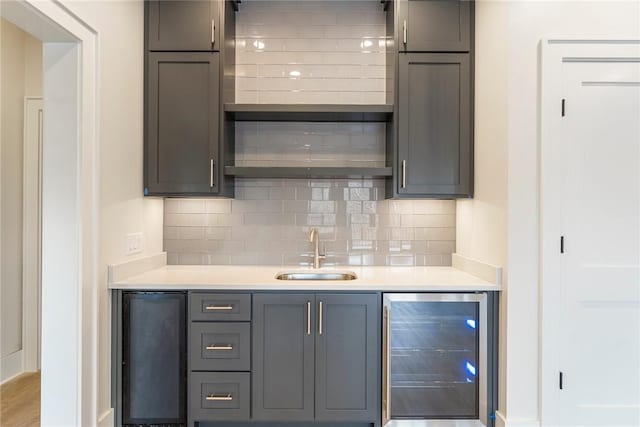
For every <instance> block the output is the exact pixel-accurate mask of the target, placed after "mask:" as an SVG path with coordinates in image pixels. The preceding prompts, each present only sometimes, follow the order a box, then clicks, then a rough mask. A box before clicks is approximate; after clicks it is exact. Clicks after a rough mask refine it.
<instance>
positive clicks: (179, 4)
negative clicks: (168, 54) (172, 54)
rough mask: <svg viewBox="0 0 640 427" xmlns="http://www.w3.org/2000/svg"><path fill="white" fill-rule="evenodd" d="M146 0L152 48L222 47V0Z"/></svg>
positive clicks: (165, 49)
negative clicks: (220, 30) (220, 29)
mask: <svg viewBox="0 0 640 427" xmlns="http://www.w3.org/2000/svg"><path fill="white" fill-rule="evenodd" d="M145 3H146V7H147V13H146V19H147V48H148V49H149V50H151V51H212V50H219V48H218V45H219V43H218V42H217V41H218V40H219V39H220V37H219V36H218V34H219V27H220V2H219V1H216V0H210V1H202V0H197V1H190V0H180V1H168V0H147V1H146V2H145Z"/></svg>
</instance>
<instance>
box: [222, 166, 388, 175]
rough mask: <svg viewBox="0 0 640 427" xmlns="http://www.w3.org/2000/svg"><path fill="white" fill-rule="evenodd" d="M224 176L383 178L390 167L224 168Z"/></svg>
mask: <svg viewBox="0 0 640 427" xmlns="http://www.w3.org/2000/svg"><path fill="white" fill-rule="evenodd" d="M224 173H225V175H230V176H236V177H241V178H384V177H388V176H391V175H392V173H393V171H392V168H391V167H384V168H364V167H324V166H316V167H270V166H247V167H243V166H225V167H224Z"/></svg>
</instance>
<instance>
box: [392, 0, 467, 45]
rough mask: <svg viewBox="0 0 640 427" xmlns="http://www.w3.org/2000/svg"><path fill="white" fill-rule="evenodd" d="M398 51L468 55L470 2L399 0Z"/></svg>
mask: <svg viewBox="0 0 640 427" xmlns="http://www.w3.org/2000/svg"><path fill="white" fill-rule="evenodd" d="M399 7H400V13H399V18H400V19H399V28H400V32H399V34H400V40H399V43H398V45H399V46H400V51H404V52H469V50H470V47H471V26H472V25H471V23H472V8H473V2H472V1H464V0H463V1H461V0H400V3H399Z"/></svg>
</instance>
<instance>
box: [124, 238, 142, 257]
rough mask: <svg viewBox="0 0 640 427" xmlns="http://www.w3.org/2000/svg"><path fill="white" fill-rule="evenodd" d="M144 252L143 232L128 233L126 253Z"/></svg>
mask: <svg viewBox="0 0 640 427" xmlns="http://www.w3.org/2000/svg"><path fill="white" fill-rule="evenodd" d="M141 252H142V233H131V234H127V239H126V247H125V251H124V254H125V255H135V254H139V253H141Z"/></svg>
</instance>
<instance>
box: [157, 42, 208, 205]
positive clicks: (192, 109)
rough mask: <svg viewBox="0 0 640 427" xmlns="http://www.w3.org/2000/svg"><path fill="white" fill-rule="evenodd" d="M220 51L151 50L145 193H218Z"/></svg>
mask: <svg viewBox="0 0 640 427" xmlns="http://www.w3.org/2000/svg"><path fill="white" fill-rule="evenodd" d="M219 66H220V54H219V53H211V52H205V53H202V52H179V53H170V52H151V53H149V54H148V63H147V67H148V69H147V87H146V91H147V96H146V101H147V104H146V106H145V109H146V117H145V123H146V134H145V139H146V140H145V194H147V195H189V194H192V195H198V194H200V195H204V194H215V193H217V192H218V188H219V187H218V182H219V178H220V165H219V163H218V158H219V129H218V123H219V92H220V90H219V85H220V82H219V79H218V76H219V73H220V71H219Z"/></svg>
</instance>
